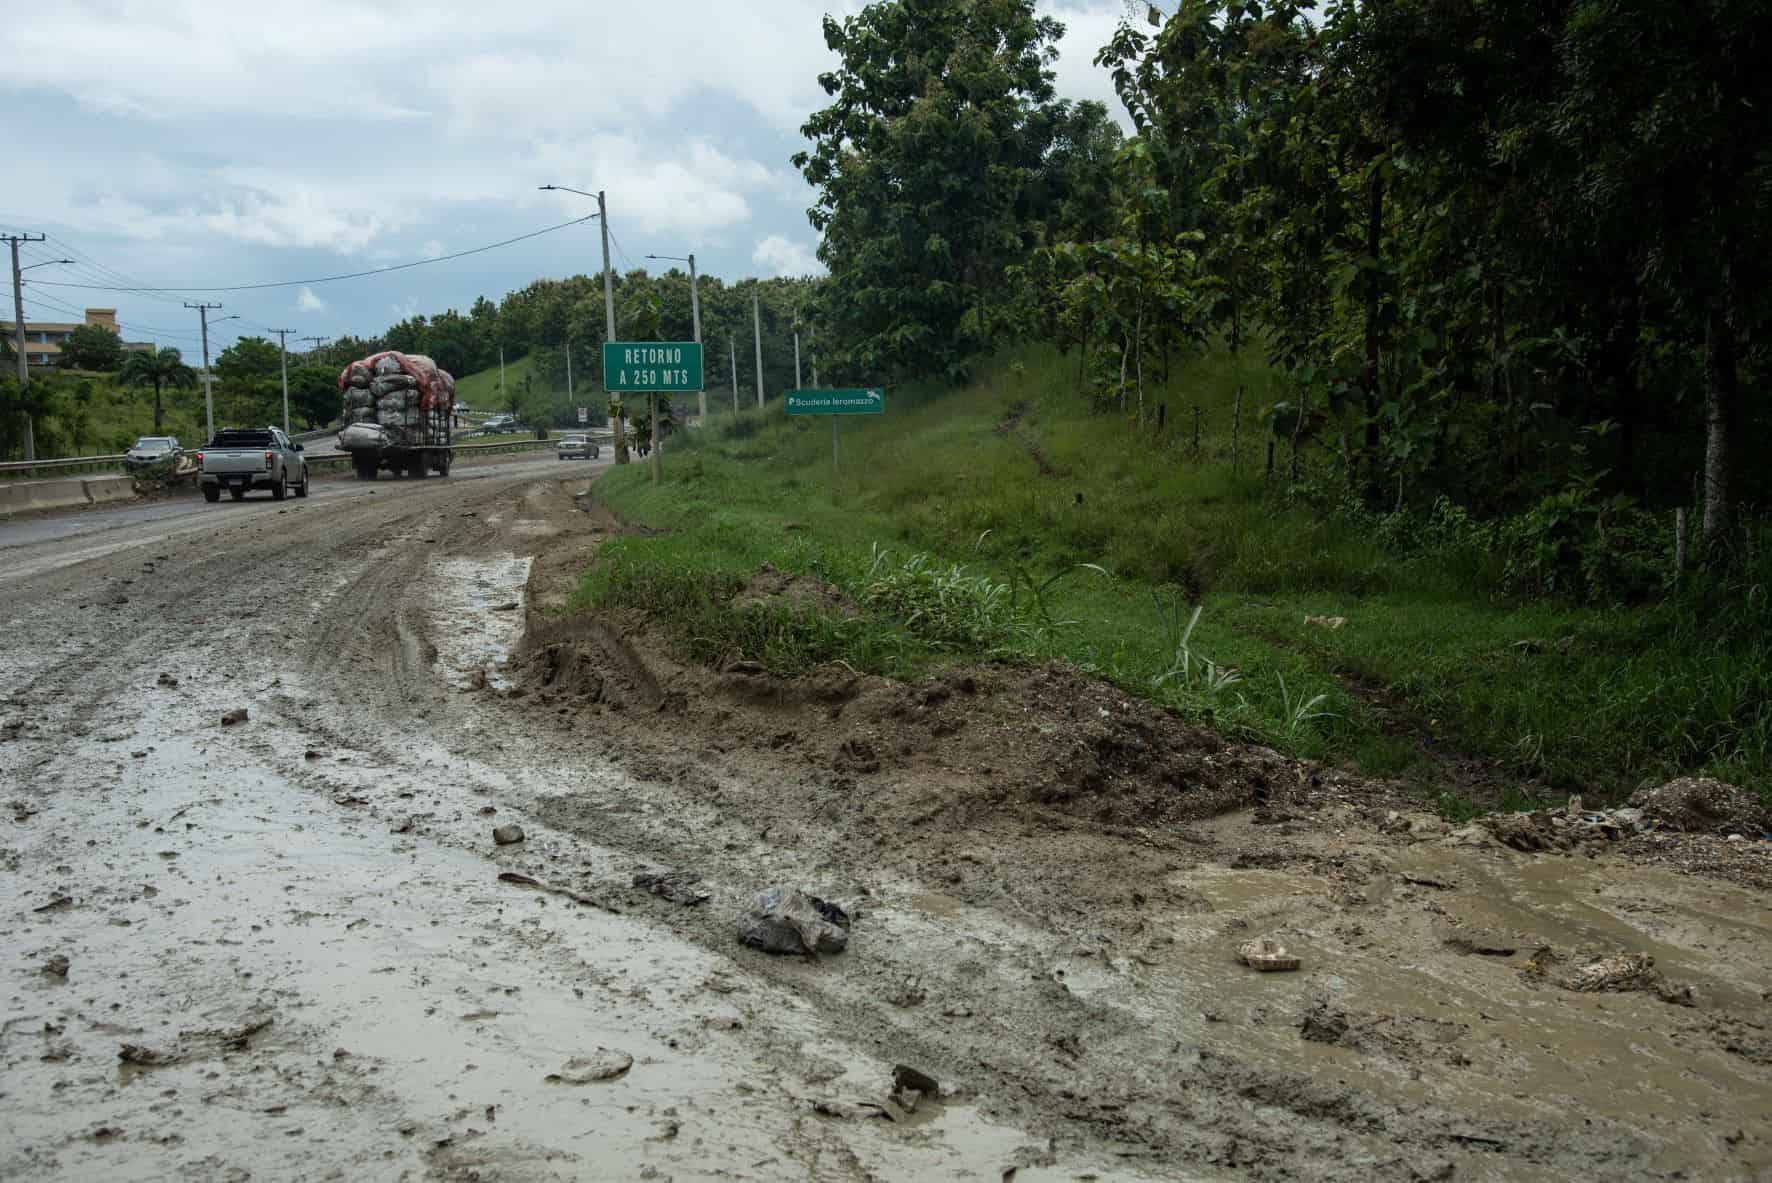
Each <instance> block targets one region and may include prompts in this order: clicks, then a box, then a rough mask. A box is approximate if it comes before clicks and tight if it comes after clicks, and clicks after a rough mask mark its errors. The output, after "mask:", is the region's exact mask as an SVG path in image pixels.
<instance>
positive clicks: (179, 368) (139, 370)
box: [117, 345, 197, 435]
mask: <svg viewBox="0 0 1772 1183" xmlns="http://www.w3.org/2000/svg"><path fill="white" fill-rule="evenodd" d="M117 380H118V381H119V382H122V383H124V384H125V385H128V386H152V387H153V388H154V434H156V435H158V434H159V433H160V421H161V410H162V408H161V392H162V391H163V390H165V389H166V388H168V387H170V388H172V389H174V390H189V389H190V388H191V387H193V386H195V385H197V371H195V370H193V369H192V368H191V367H190V366H187V365H186V364H185V363H184V358H183V357H181V356H180V354H179V351H178V350H176V349H174V348H173V347H172V346H170V345H167V346H163V347H162V348H159V349H154V350H147V351H144V352H141V353H131V354H130V355H129V356H128V357H126V358H124V359H123V368H122V370H120V371H119V372H118V374H117Z"/></svg>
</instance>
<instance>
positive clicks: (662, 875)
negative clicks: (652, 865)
mask: <svg viewBox="0 0 1772 1183" xmlns="http://www.w3.org/2000/svg"><path fill="white" fill-rule="evenodd" d="M700 884H701V872H700V871H642V872H641V873H640V874H638V875H635V876H634V886H635V887H637V888H639V889H640V890H641V891H649V892H651V893H652V894H653V895H655V896H658V897H659V898H660V899H664V900H669V901H671V903H673V904H682V905H684V906H685V907H690V908H693V907H694V906H695V905H697V904H705V903H706V902H707V901H708V899H709V898H710V897H711V896H712V895H713V893H712V892H710V891H708V889H707V888H705V887H702V886H700Z"/></svg>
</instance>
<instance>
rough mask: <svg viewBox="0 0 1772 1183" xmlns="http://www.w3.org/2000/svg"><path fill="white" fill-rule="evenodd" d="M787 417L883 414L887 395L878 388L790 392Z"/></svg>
mask: <svg viewBox="0 0 1772 1183" xmlns="http://www.w3.org/2000/svg"><path fill="white" fill-rule="evenodd" d="M787 408H788V414H790V415H883V414H885V413H886V392H885V391H884V390H882V389H880V388H879V387H878V386H871V387H868V388H867V389H865V390H790V391H788V395H787Z"/></svg>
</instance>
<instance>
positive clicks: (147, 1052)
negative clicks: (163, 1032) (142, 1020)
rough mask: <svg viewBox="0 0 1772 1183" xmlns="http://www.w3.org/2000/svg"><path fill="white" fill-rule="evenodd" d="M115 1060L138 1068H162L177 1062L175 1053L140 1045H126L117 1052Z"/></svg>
mask: <svg viewBox="0 0 1772 1183" xmlns="http://www.w3.org/2000/svg"><path fill="white" fill-rule="evenodd" d="M117 1058H118V1059H119V1060H121V1061H123V1062H124V1063H125V1064H134V1065H136V1066H137V1067H138V1068H164V1067H165V1066H166V1065H168V1064H176V1063H178V1061H179V1055H178V1053H177V1052H168V1051H161V1050H160V1049H159V1048H152V1047H148V1046H146V1045H144V1044H140V1043H126V1044H124V1045H123V1046H122V1047H121V1048H120V1049H118V1051H117Z"/></svg>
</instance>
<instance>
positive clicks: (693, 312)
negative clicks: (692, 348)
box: [689, 251, 708, 423]
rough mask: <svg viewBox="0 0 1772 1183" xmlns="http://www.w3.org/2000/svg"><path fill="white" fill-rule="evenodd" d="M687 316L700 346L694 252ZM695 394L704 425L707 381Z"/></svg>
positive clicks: (699, 298) (692, 255)
mask: <svg viewBox="0 0 1772 1183" xmlns="http://www.w3.org/2000/svg"><path fill="white" fill-rule="evenodd" d="M689 315H690V316H691V317H693V318H694V324H695V343H696V344H697V345H700V344H701V295H700V294H699V293H698V292H697V291H696V290H695V252H694V251H691V252H689ZM695 393H696V398H697V399H699V400H700V402H701V406H700V408H699V410H698V413H699V414H700V416H701V420H702V422H703V423H706V422H707V419H708V384H707V380H706V379H705V378H704V379H703V380H702V384H701V389H700V390H698V391H696V392H695Z"/></svg>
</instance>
